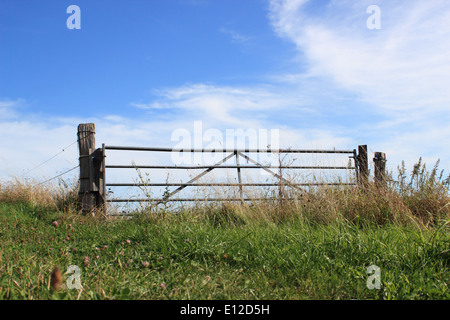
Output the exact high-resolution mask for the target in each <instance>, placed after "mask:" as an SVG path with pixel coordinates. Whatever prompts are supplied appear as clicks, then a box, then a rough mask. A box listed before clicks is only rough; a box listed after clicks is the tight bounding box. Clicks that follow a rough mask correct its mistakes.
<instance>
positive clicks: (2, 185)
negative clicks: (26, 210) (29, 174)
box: [0, 178, 78, 211]
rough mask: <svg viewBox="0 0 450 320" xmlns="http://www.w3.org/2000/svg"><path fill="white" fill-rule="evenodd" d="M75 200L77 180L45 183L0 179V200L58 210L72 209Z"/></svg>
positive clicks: (74, 205)
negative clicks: (4, 180)
mask: <svg viewBox="0 0 450 320" xmlns="http://www.w3.org/2000/svg"><path fill="white" fill-rule="evenodd" d="M77 201H78V180H73V181H70V180H63V179H59V180H58V181H56V182H52V183H46V184H39V183H36V182H34V181H26V180H21V179H19V178H14V179H12V180H10V181H8V182H1V181H0V202H6V203H17V202H21V203H27V204H30V205H32V206H39V207H45V208H52V209H55V210H58V211H67V210H71V211H73V210H76V209H77Z"/></svg>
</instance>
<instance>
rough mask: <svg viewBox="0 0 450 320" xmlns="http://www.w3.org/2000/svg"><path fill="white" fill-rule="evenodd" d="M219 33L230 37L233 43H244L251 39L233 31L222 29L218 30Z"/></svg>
mask: <svg viewBox="0 0 450 320" xmlns="http://www.w3.org/2000/svg"><path fill="white" fill-rule="evenodd" d="M219 31H220V32H221V33H223V34H226V35H228V36H230V37H231V40H232V41H233V42H235V43H245V42H247V41H249V40H250V39H251V38H250V37H248V36H245V35H243V34H241V33H239V32H237V31H236V30H233V29H229V28H225V27H222V28H220V29H219Z"/></svg>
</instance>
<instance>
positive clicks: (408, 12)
mask: <svg viewBox="0 0 450 320" xmlns="http://www.w3.org/2000/svg"><path fill="white" fill-rule="evenodd" d="M376 3H377V5H378V6H379V7H380V8H381V21H382V29H381V30H369V29H368V28H367V27H366V20H367V18H368V17H369V15H368V14H367V12H366V9H367V7H368V6H369V5H372V4H373V1H358V2H355V1H330V2H327V4H325V5H324V4H322V5H321V4H317V3H315V2H313V1H308V0H272V1H270V14H269V17H270V21H271V23H272V26H273V28H274V30H275V31H276V32H277V34H278V35H279V36H280V37H283V38H285V39H287V40H288V41H290V42H292V43H294V44H295V45H296V48H297V50H298V56H299V61H302V63H303V67H304V73H303V74H301V75H299V76H296V75H295V74H291V76H290V78H289V81H290V83H295V82H296V81H297V80H298V81H299V82H298V83H301V81H302V79H304V77H305V76H309V77H313V78H316V79H320V80H321V81H323V83H324V84H325V83H327V84H328V85H329V84H332V88H333V89H334V90H337V91H339V90H342V92H350V93H353V95H354V98H355V100H354V101H355V102H357V103H358V102H359V103H360V105H361V108H364V112H365V113H366V116H367V117H370V118H368V119H371V118H372V117H373V116H374V115H380V116H381V117H382V119H379V120H375V119H372V121H368V120H366V121H364V123H363V126H361V127H360V129H361V132H364V131H366V132H367V130H369V131H370V133H371V134H370V136H367V137H370V139H371V140H372V141H374V142H376V143H377V144H378V145H380V146H384V147H386V148H387V147H389V149H390V150H404V153H403V154H399V152H393V155H394V154H396V155H397V158H396V160H401V157H402V156H404V155H405V154H406V153H407V154H408V155H410V156H411V155H413V154H416V155H417V157H418V156H419V155H428V156H434V157H444V158H447V159H448V158H450V152H449V151H448V150H446V149H447V148H444V147H443V146H440V145H439V144H434V143H433V142H434V141H439V140H440V139H442V138H443V137H446V138H447V137H449V135H450V132H449V130H447V128H448V121H449V120H450V112H449V110H450V91H449V90H448V88H447V87H448V83H450V24H449V23H448V21H449V19H450V3H449V2H448V1H440V0H436V1H418V0H416V1H408V2H403V1H401V2H398V1H377V2H376ZM313 5H318V6H320V9H317V8H316V10H313V9H312V6H313ZM357 103H353V105H357ZM368 125H369V127H370V128H369V127H368ZM368 128H369V129H368ZM435 128H440V129H439V130H435ZM377 131H378V133H377ZM421 137H427V139H422V138H421ZM430 145H434V147H435V148H429V146H430ZM406 150H407V151H406ZM447 163H448V164H450V162H447Z"/></svg>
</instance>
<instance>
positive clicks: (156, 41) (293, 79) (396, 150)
mask: <svg viewBox="0 0 450 320" xmlns="http://www.w3.org/2000/svg"><path fill="white" fill-rule="evenodd" d="M72 4H75V5H78V6H79V7H80V9H81V29H79V30H69V29H68V28H67V26H66V20H67V19H68V18H69V16H70V14H68V13H66V9H67V7H68V6H69V5H72ZM370 5H377V6H378V7H379V8H380V9H381V14H380V19H381V29H374V30H372V29H368V28H367V25H366V21H367V19H368V18H369V17H370V14H369V13H367V11H366V10H367V8H368V7H369V6H370ZM448 21H450V3H449V2H448V1H444V0H433V1H419V0H411V1H406V0H399V1H388V0H376V1H375V0H370V1H364V0H363V1H349V0H341V1H336V0H329V1H327V0H323V1H312V0H309V1H308V0H240V1H237V0H164V1H162V0H151V1H144V0H130V1H118V0H108V1H106V0H104V1H100V0H89V1H84V0H71V1H64V0H48V1H31V0H30V1H26V0H14V1H13V0H2V1H0V137H1V140H0V178H6V177H10V176H16V177H17V176H22V175H23V174H24V173H26V172H27V171H28V170H30V169H33V168H34V167H35V166H36V165H38V164H40V163H41V162H42V161H45V160H46V159H48V158H49V157H51V156H52V155H54V154H56V153H58V152H60V151H61V149H62V148H64V147H66V146H68V145H69V144H71V143H72V142H73V141H74V140H76V127H77V125H78V123H86V122H95V123H96V128H97V141H98V143H103V142H105V143H107V144H110V145H139V146H144V145H146V146H173V145H174V144H175V142H174V141H172V140H171V135H172V133H173V132H174V131H175V130H177V129H179V128H186V129H188V130H193V124H194V121H202V123H203V126H204V127H205V128H215V129H218V130H221V131H223V132H225V130H226V129H237V128H243V129H250V128H254V129H268V130H270V129H279V130H280V145H281V146H282V147H295V148H334V147H335V148H339V149H341V148H342V149H353V148H356V147H357V146H358V145H359V144H367V145H368V146H369V152H374V151H384V152H386V153H387V155H388V165H389V166H390V168H395V167H396V166H397V165H398V164H400V162H401V161H402V160H405V161H406V162H407V164H409V165H412V164H413V163H414V162H416V161H417V160H418V158H419V157H421V156H422V157H424V159H425V160H426V161H427V163H429V166H432V165H434V163H435V162H436V160H437V159H441V167H442V168H445V169H447V170H448V169H450V149H449V148H448V147H447V145H446V141H449V138H450V126H449V125H448V123H449V120H450V116H449V115H450V113H449V108H450V90H448V83H450V24H449V23H448ZM76 164H77V150H76V146H72V147H70V148H69V149H67V150H66V151H64V152H63V153H62V154H61V155H60V156H58V157H57V158H56V159H55V160H53V161H51V162H49V163H48V164H46V165H45V166H43V167H39V168H38V170H33V172H32V173H31V172H30V174H29V175H26V176H30V177H32V178H35V179H37V180H38V181H39V180H42V179H45V178H47V177H51V176H53V175H54V174H55V173H57V172H61V171H63V170H64V169H66V168H70V167H72V166H73V165H76Z"/></svg>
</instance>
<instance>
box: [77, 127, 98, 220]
mask: <svg viewBox="0 0 450 320" xmlns="http://www.w3.org/2000/svg"><path fill="white" fill-rule="evenodd" d="M78 147H79V152H80V189H79V191H78V200H79V203H80V205H81V209H82V211H83V212H84V213H94V211H95V209H103V206H104V197H103V194H104V148H100V149H96V148H95V124H94V123H85V124H83V123H82V124H80V125H78Z"/></svg>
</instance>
